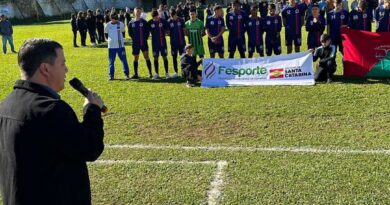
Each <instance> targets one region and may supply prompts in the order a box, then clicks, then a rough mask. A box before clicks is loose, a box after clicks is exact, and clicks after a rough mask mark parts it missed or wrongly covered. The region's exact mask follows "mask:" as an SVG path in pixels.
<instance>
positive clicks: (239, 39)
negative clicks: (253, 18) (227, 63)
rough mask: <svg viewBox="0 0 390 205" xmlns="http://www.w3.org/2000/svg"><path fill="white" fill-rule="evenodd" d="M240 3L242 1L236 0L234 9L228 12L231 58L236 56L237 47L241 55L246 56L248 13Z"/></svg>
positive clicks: (227, 24) (227, 22) (227, 21)
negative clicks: (242, 8) (242, 9)
mask: <svg viewBox="0 0 390 205" xmlns="http://www.w3.org/2000/svg"><path fill="white" fill-rule="evenodd" d="M240 4H241V3H240V1H238V0H235V1H234V2H233V4H232V7H233V10H231V11H230V12H229V13H227V14H226V26H227V27H228V29H229V37H228V38H229V40H228V47H229V49H228V50H229V58H233V57H234V53H235V52H236V49H237V48H238V52H239V53H240V57H241V58H245V51H246V42H245V31H246V22H247V21H248V15H247V14H246V13H245V12H244V11H241V9H240Z"/></svg>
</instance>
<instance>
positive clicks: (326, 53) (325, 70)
mask: <svg viewBox="0 0 390 205" xmlns="http://www.w3.org/2000/svg"><path fill="white" fill-rule="evenodd" d="M331 42H332V40H331V37H330V36H329V35H328V34H322V36H321V44H322V46H320V47H318V48H317V49H315V51H314V55H313V62H316V61H317V60H318V59H320V62H319V64H318V67H317V71H316V73H315V75H314V77H315V80H316V81H325V80H326V81H327V82H328V83H331V82H332V81H333V74H334V72H336V68H337V64H336V47H335V46H334V45H331ZM311 51H313V49H311Z"/></svg>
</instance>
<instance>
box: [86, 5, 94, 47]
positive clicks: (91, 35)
mask: <svg viewBox="0 0 390 205" xmlns="http://www.w3.org/2000/svg"><path fill="white" fill-rule="evenodd" d="M86 21H87V27H88V34H89V38H90V40H91V44H92V45H93V46H94V45H96V17H95V15H94V14H93V12H92V10H89V9H88V11H87V20H86Z"/></svg>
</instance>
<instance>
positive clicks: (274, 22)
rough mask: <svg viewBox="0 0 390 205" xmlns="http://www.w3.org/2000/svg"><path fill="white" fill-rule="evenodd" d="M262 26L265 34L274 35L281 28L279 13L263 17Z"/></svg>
mask: <svg viewBox="0 0 390 205" xmlns="http://www.w3.org/2000/svg"><path fill="white" fill-rule="evenodd" d="M264 28H265V29H264V30H265V32H266V35H267V36H268V35H270V36H273V35H276V33H278V32H280V31H281V30H282V18H281V17H280V16H279V15H274V16H267V17H265V19H264Z"/></svg>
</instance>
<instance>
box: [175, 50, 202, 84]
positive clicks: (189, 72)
mask: <svg viewBox="0 0 390 205" xmlns="http://www.w3.org/2000/svg"><path fill="white" fill-rule="evenodd" d="M185 51H186V52H185V54H183V55H182V56H181V57H180V67H181V69H182V75H183V77H184V78H185V79H186V80H187V87H194V86H195V83H196V81H197V80H199V79H201V77H202V72H201V71H198V67H199V65H200V64H201V63H202V62H203V59H202V60H200V61H198V62H196V56H194V55H193V53H194V47H193V46H192V45H191V44H188V45H186V47H185Z"/></svg>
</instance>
